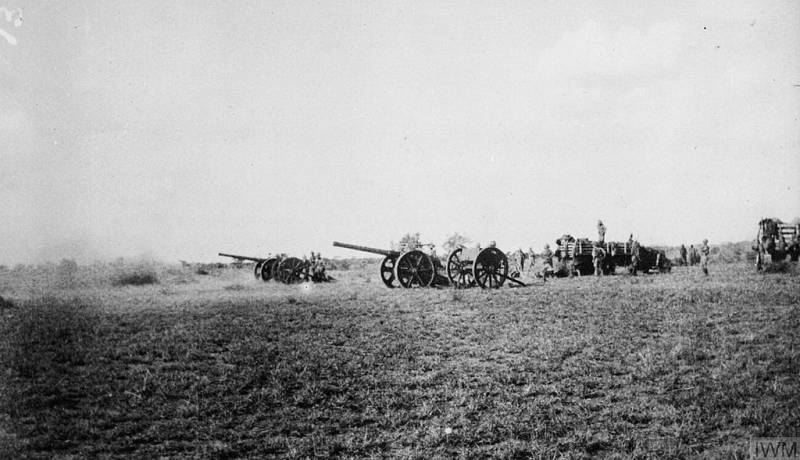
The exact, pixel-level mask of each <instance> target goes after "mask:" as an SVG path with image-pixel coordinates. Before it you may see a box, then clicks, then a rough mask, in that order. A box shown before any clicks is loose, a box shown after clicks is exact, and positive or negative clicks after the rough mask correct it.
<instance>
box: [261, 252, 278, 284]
mask: <svg viewBox="0 0 800 460" xmlns="http://www.w3.org/2000/svg"><path fill="white" fill-rule="evenodd" d="M278 262H280V260H279V259H278V258H277V257H272V258H270V259H267V260H265V261H264V264H263V265H262V266H261V279H263V280H264V281H269V280H271V279H273V278H275V269H276V268H277V267H278Z"/></svg>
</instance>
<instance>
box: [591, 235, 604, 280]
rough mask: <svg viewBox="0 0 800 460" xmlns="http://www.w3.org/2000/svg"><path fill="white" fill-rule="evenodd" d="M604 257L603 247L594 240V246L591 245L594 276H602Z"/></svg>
mask: <svg viewBox="0 0 800 460" xmlns="http://www.w3.org/2000/svg"><path fill="white" fill-rule="evenodd" d="M604 258H605V253H604V251H603V248H601V247H600V243H599V242H597V241H595V243H594V246H593V247H592V263H593V264H594V276H602V275H603V259H604Z"/></svg>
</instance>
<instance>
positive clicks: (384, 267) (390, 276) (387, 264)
mask: <svg viewBox="0 0 800 460" xmlns="http://www.w3.org/2000/svg"><path fill="white" fill-rule="evenodd" d="M395 262H396V261H395V259H394V257H391V256H386V257H385V258H384V259H383V262H381V280H382V281H383V284H385V285H386V287H390V288H393V287H395V285H394V265H395Z"/></svg>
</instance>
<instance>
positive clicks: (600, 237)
mask: <svg viewBox="0 0 800 460" xmlns="http://www.w3.org/2000/svg"><path fill="white" fill-rule="evenodd" d="M597 241H599V242H600V244H603V243H604V242H605V241H606V226H605V225H603V221H602V220H598V221H597Z"/></svg>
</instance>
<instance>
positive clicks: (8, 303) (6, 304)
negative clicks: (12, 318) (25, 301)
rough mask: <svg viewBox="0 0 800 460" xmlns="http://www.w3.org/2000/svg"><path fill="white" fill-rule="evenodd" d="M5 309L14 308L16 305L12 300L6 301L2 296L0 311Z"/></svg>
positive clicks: (0, 298) (0, 297)
mask: <svg viewBox="0 0 800 460" xmlns="http://www.w3.org/2000/svg"><path fill="white" fill-rule="evenodd" d="M5 308H14V303H13V302H12V301H10V300H6V299H4V298H3V296H0V309H5Z"/></svg>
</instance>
